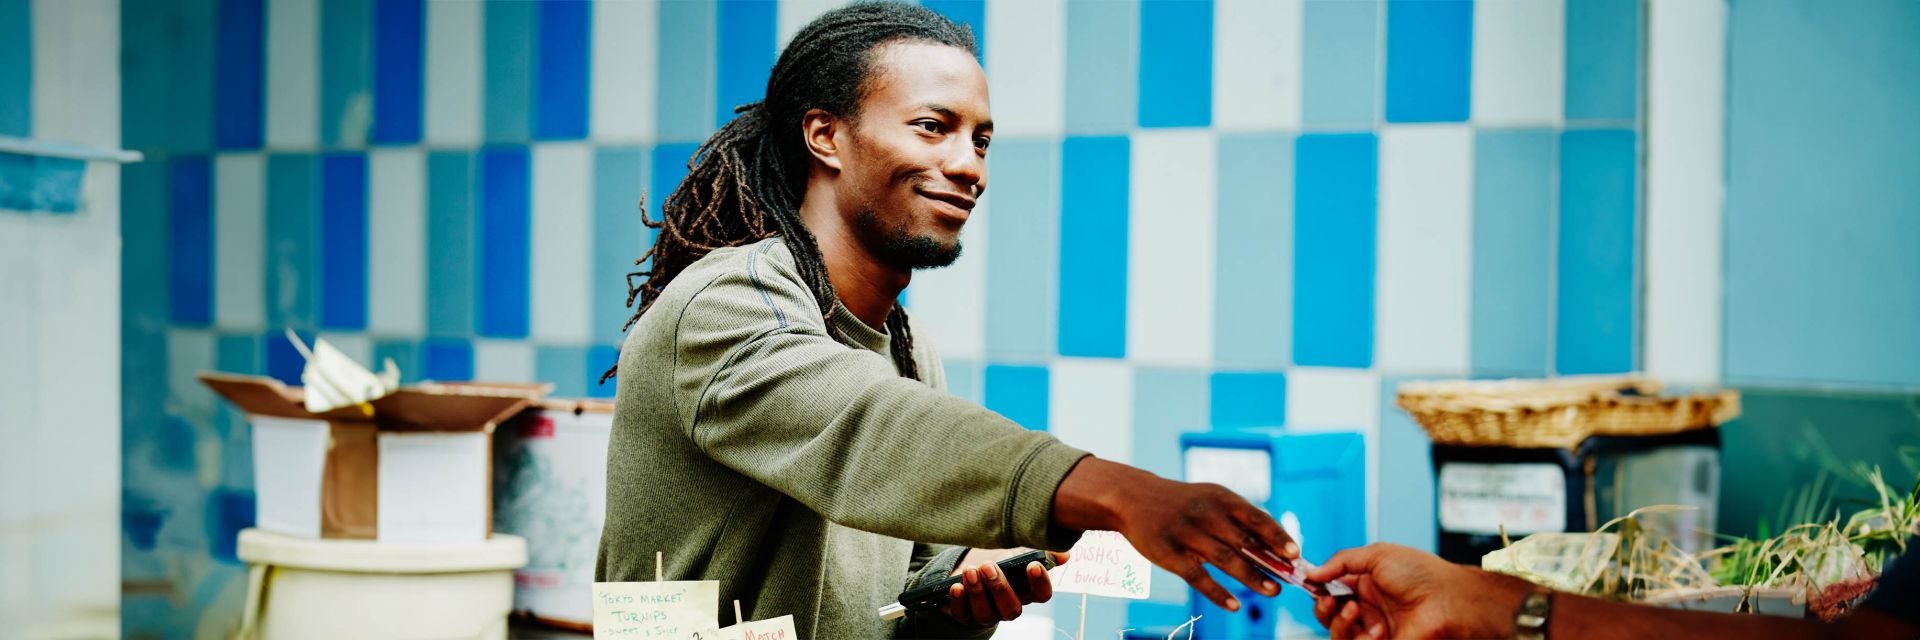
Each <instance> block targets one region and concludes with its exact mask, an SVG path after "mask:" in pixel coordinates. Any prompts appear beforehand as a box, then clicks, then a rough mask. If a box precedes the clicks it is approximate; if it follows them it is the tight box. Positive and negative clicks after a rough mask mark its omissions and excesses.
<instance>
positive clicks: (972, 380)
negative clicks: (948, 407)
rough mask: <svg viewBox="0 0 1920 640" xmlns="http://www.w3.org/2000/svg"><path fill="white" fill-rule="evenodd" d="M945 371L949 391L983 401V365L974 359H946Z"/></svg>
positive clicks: (962, 396)
mask: <svg viewBox="0 0 1920 640" xmlns="http://www.w3.org/2000/svg"><path fill="white" fill-rule="evenodd" d="M941 364H942V365H944V369H945V371H944V372H943V373H945V374H946V376H947V393H948V394H949V395H952V396H954V397H959V398H966V399H968V400H972V401H974V402H982V401H983V396H982V392H981V389H980V387H981V384H982V382H981V380H980V377H981V375H982V371H981V365H980V363H978V362H975V361H972V360H946V361H943V362H942V363H941Z"/></svg>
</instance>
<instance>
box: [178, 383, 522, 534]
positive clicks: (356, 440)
mask: <svg viewBox="0 0 1920 640" xmlns="http://www.w3.org/2000/svg"><path fill="white" fill-rule="evenodd" d="M200 381H201V382H202V383H203V384H206V385H207V387H209V388H211V389H213V391H214V392H215V393H218V394H220V395H221V396H223V397H225V398H226V399H227V400H228V401H230V402H232V403H233V404H234V405H235V406H238V407H239V408H240V409H241V410H242V411H245V412H247V414H248V418H249V421H250V422H251V423H252V425H253V465H254V493H255V499H256V502H257V505H258V506H257V526H259V527H260V528H261V529H265V530H268V531H273V532H277V533H284V534H287V535H295V536H304V537H309V538H362V539H374V540H378V541H381V542H478V541H483V540H485V539H486V538H487V537H488V536H489V535H491V534H492V531H493V527H492V521H493V513H492V506H493V496H492V468H491V465H492V456H491V455H490V453H489V451H490V449H491V446H492V441H493V431H494V428H495V426H496V425H498V424H500V423H501V422H502V421H504V420H506V419H508V418H511V417H512V416H514V415H515V414H518V413H520V411H521V410H523V409H525V408H527V406H528V405H530V404H531V403H532V402H534V401H535V400H537V399H539V397H540V396H542V395H545V393H546V389H547V387H546V386H545V385H479V384H426V385H415V386H410V387H402V388H401V389H400V390H399V391H396V392H394V393H393V394H391V395H388V396H386V397H384V398H380V399H378V400H374V401H373V402H372V403H371V408H372V411H371V413H369V412H368V410H367V409H366V408H365V407H362V406H352V407H343V408H340V409H335V410H333V411H328V412H326V413H321V414H314V413H310V412H308V411H307V410H306V407H305V405H304V404H303V394H302V393H301V390H300V389H299V388H294V387H288V386H286V385H283V384H281V383H280V381H278V380H275V379H273V378H266V377H258V376H236V375H227V374H219V373H202V374H200Z"/></svg>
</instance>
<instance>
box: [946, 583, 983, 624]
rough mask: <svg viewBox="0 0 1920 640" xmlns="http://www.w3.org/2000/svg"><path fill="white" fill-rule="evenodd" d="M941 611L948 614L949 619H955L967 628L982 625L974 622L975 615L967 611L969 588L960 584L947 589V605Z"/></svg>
mask: <svg viewBox="0 0 1920 640" xmlns="http://www.w3.org/2000/svg"><path fill="white" fill-rule="evenodd" d="M941 611H944V612H946V614H947V617H949V618H953V619H954V621H955V622H959V623H960V624H963V625H967V626H979V624H980V623H979V622H976V621H974V619H973V614H972V613H969V612H968V611H967V588H966V587H964V586H961V585H959V584H955V585H953V586H952V587H951V588H948V589H947V604H946V606H944V607H941Z"/></svg>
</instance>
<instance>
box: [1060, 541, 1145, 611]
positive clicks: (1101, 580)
mask: <svg viewBox="0 0 1920 640" xmlns="http://www.w3.org/2000/svg"><path fill="white" fill-rule="evenodd" d="M1067 556H1068V557H1067V563H1066V564H1063V565H1060V566H1058V567H1054V568H1053V571H1051V572H1050V577H1051V579H1052V580H1053V591H1054V592H1055V593H1084V594H1087V595H1093V596H1103V597H1108V598H1130V599H1134V600H1143V599H1146V597H1147V596H1148V594H1149V591H1150V590H1151V589H1150V587H1151V583H1152V578H1153V564H1152V563H1150V562H1148V561H1147V558H1146V557H1145V556H1142V555H1140V552H1139V551H1137V550H1135V549H1134V548H1133V545H1131V544H1128V543H1127V539H1126V538H1125V537H1124V536H1121V535H1120V534H1118V533H1115V532H1112V531H1088V532H1086V533H1085V534H1083V535H1081V536H1080V542H1078V543H1075V544H1074V545H1073V548H1072V549H1070V550H1068V551H1067Z"/></svg>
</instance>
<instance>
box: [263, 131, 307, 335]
mask: <svg viewBox="0 0 1920 640" xmlns="http://www.w3.org/2000/svg"><path fill="white" fill-rule="evenodd" d="M316 164H317V163H316V162H315V161H314V158H313V156H309V155H296V154H275V155H270V156H267V212H266V216H267V272H266V273H267V278H266V280H267V300H266V302H267V326H268V327H270V328H274V329H279V328H282V327H294V328H298V329H311V328H313V327H314V326H315V320H316V318H315V317H314V316H315V311H314V310H315V307H316V306H317V304H318V299H319V292H318V287H319V280H318V274H317V271H316V270H317V264H318V261H319V259H318V258H317V257H316V256H318V255H319V248H318V247H317V246H316V245H317V242H318V241H317V239H316V236H317V235H318V234H319V224H320V223H319V217H320V214H319V212H318V208H319V202H320V197H319V187H318V186H317V183H318V181H319V176H318V174H319V169H318V168H317V167H316V166H315V165H316Z"/></svg>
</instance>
